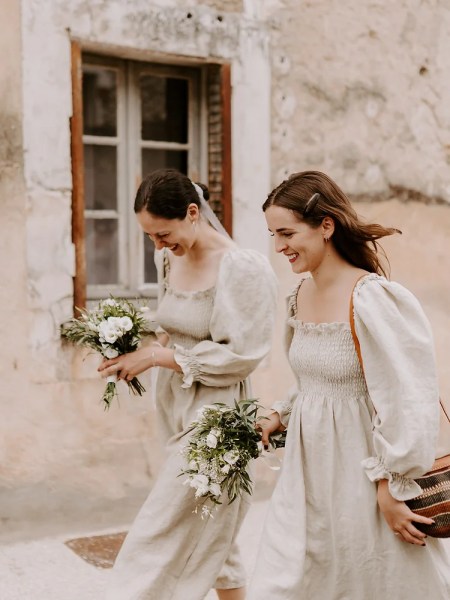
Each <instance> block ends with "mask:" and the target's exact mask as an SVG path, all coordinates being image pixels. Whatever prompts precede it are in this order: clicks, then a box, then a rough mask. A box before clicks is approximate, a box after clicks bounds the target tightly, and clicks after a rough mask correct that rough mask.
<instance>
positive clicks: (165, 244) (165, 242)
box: [136, 204, 199, 256]
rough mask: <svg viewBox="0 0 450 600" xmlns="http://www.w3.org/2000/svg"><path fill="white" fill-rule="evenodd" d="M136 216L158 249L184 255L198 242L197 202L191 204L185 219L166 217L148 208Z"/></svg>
mask: <svg viewBox="0 0 450 600" xmlns="http://www.w3.org/2000/svg"><path fill="white" fill-rule="evenodd" d="M136 217H137V220H138V222H139V225H140V226H141V228H142V230H143V231H144V233H146V234H147V235H148V237H149V238H150V239H151V240H152V242H153V243H154V244H155V248H156V249H157V250H161V249H162V248H168V249H169V250H170V251H171V252H173V254H175V256H183V254H185V253H186V252H187V251H188V250H190V248H192V246H193V245H194V244H195V242H196V239H197V227H196V223H197V222H198V218H199V213H198V207H197V206H196V205H195V204H191V205H189V207H188V212H187V215H186V217H185V218H184V219H164V218H162V217H157V216H155V215H153V214H152V213H149V212H148V211H147V210H141V211H140V212H138V213H136Z"/></svg>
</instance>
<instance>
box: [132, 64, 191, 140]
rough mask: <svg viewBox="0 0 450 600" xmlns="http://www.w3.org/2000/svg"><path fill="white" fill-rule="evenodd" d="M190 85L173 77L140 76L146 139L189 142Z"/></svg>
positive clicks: (142, 121)
mask: <svg viewBox="0 0 450 600" xmlns="http://www.w3.org/2000/svg"><path fill="white" fill-rule="evenodd" d="M188 92H189V89H188V82H187V80H185V79H174V78H171V77H155V76H153V75H147V74H145V75H142V76H141V77H140V99H141V106H142V109H141V114H142V118H141V136H142V139H143V140H159V141H162V140H164V141H166V142H180V143H186V142H187V141H188Z"/></svg>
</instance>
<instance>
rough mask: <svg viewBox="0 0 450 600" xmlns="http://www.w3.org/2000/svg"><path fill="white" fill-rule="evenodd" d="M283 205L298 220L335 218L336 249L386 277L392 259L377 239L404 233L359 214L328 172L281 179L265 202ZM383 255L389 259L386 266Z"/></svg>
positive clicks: (314, 223)
mask: <svg viewBox="0 0 450 600" xmlns="http://www.w3.org/2000/svg"><path fill="white" fill-rule="evenodd" d="M269 206H280V207H282V208H287V209H288V210H291V211H293V212H294V214H295V215H296V217H297V218H298V219H299V221H304V222H305V223H308V225H310V226H311V227H314V228H317V227H319V226H320V224H321V223H322V221H323V219H324V218H325V217H331V218H332V219H333V221H334V233H333V236H332V238H331V241H332V242H333V244H334V247H335V248H336V250H337V252H338V253H339V254H340V255H341V256H342V258H343V259H344V260H346V261H347V262H349V263H350V264H351V265H353V266H355V267H358V268H360V269H364V270H366V271H369V272H370V273H378V274H379V275H384V276H385V277H387V276H388V275H387V272H388V270H389V261H388V259H387V257H386V254H385V252H384V250H383V249H382V248H381V247H380V245H379V244H378V243H377V240H379V239H380V238H383V237H385V236H387V235H392V234H394V233H401V231H400V230H399V229H395V228H393V227H383V226H382V225H378V224H376V223H364V222H363V221H362V220H361V219H360V218H359V217H358V215H357V214H356V212H355V210H354V209H353V207H352V205H351V203H350V200H349V199H348V198H347V196H346V195H345V194H344V192H343V191H342V190H341V189H340V187H339V186H338V185H336V183H335V182H334V181H333V180H332V179H331V178H330V177H328V175H325V174H324V173H321V172H320V171H303V172H301V173H294V174H293V175H291V176H290V177H289V178H288V179H286V180H285V181H283V182H282V183H280V185H278V186H277V187H276V188H275V189H274V190H272V192H271V193H270V194H269V196H268V197H267V200H266V201H265V202H264V204H263V207H262V208H263V211H264V212H265V211H266V210H267V209H268V208H269ZM380 255H381V256H382V257H383V259H384V260H385V261H386V262H387V269H385V267H383V265H382V263H381V260H380Z"/></svg>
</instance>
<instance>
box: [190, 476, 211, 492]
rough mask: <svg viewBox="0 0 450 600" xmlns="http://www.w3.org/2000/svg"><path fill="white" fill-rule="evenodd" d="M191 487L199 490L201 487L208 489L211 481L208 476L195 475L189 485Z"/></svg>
mask: <svg viewBox="0 0 450 600" xmlns="http://www.w3.org/2000/svg"><path fill="white" fill-rule="evenodd" d="M189 485H190V487H192V488H195V489H198V488H199V487H206V489H208V486H209V479H208V477H206V475H194V477H192V479H191V480H190V483H189Z"/></svg>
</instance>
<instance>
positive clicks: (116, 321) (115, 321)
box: [107, 317, 122, 329]
mask: <svg viewBox="0 0 450 600" xmlns="http://www.w3.org/2000/svg"><path fill="white" fill-rule="evenodd" d="M121 320H122V317H108V320H107V323H108V325H109V326H110V327H112V328H113V329H120V321H121Z"/></svg>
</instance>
